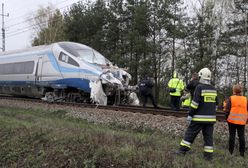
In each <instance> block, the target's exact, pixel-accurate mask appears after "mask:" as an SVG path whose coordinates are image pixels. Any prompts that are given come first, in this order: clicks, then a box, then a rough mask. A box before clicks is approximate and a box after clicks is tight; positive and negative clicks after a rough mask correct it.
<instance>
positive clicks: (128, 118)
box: [0, 99, 248, 140]
mask: <svg viewBox="0 0 248 168" xmlns="http://www.w3.org/2000/svg"><path fill="white" fill-rule="evenodd" d="M0 106H1V107H16V108H24V109H30V108H31V109H43V110H48V111H55V110H65V111H67V114H66V115H68V116H70V117H73V118H79V119H83V120H86V121H88V122H92V123H96V124H116V125H119V126H122V127H128V128H132V129H151V130H159V131H162V132H165V133H169V134H171V135H173V136H180V137H183V135H184V132H185V130H186V128H187V125H188V123H187V122H186V118H178V117H173V116H162V115H152V114H141V113H131V112H121V111H113V110H104V109H97V108H82V107H81V108H79V107H69V106H61V105H55V104H43V103H38V102H28V101H19V100H7V99H0ZM214 129H215V130H214V135H219V136H220V137H222V138H224V139H226V140H228V139H227V138H228V127H227V123H226V122H217V123H216V124H215V127H214ZM247 133H248V128H247V127H246V134H247Z"/></svg>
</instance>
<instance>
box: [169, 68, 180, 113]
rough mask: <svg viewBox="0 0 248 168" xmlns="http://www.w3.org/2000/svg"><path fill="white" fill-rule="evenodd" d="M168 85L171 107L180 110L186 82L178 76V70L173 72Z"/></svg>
mask: <svg viewBox="0 0 248 168" xmlns="http://www.w3.org/2000/svg"><path fill="white" fill-rule="evenodd" d="M168 87H169V91H170V96H171V108H172V110H176V111H178V110H179V109H180V97H181V93H182V91H183V90H184V84H183V81H182V80H181V79H179V78H178V74H177V72H174V73H173V78H172V79H170V81H169V82H168Z"/></svg>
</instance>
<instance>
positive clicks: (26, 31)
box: [0, 0, 197, 51]
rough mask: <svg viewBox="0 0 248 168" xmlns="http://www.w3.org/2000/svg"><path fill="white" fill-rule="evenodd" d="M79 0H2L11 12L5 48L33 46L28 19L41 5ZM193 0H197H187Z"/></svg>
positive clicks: (65, 4)
mask: <svg viewBox="0 0 248 168" xmlns="http://www.w3.org/2000/svg"><path fill="white" fill-rule="evenodd" d="M78 1H79V0H0V3H1V4H0V11H1V12H0V13H2V3H4V13H5V14H7V13H9V17H4V20H5V30H6V31H5V32H6V39H5V50H6V51H9V50H15V49H21V48H27V47H30V46H31V36H32V30H31V28H30V23H29V22H27V21H26V20H27V19H28V18H30V16H31V17H32V15H35V13H36V11H37V9H39V8H40V7H41V6H43V7H47V6H49V4H52V5H53V6H54V7H55V8H58V9H60V10H65V9H66V8H67V9H68V8H69V7H70V6H71V5H72V4H73V3H76V2H78ZM185 1H189V3H188V4H189V5H192V1H197V0H185ZM1 30H2V18H0V48H2V31H1ZM0 51H1V50H0Z"/></svg>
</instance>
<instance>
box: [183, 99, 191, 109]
mask: <svg viewBox="0 0 248 168" xmlns="http://www.w3.org/2000/svg"><path fill="white" fill-rule="evenodd" d="M190 103H191V97H189V98H187V99H185V100H184V101H183V103H182V106H183V107H189V106H190Z"/></svg>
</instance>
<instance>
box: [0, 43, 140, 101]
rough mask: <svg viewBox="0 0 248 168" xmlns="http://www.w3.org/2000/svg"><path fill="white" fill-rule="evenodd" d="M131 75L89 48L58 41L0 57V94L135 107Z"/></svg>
mask: <svg viewBox="0 0 248 168" xmlns="http://www.w3.org/2000/svg"><path fill="white" fill-rule="evenodd" d="M130 80H131V75H130V74H129V73H128V72H127V71H126V70H125V69H123V68H119V67H117V66H114V65H113V64H112V63H111V62H110V61H109V60H108V59H106V58H105V57H104V56H103V55H102V54H100V53H99V52H98V51H96V50H94V49H93V48H91V47H89V46H87V45H84V44H80V43H75V42H69V41H62V42H56V43H52V44H49V45H42V46H35V47H30V48H27V49H20V50H15V51H8V52H2V53H1V54H0V94H4V95H13V96H27V97H33V98H40V99H42V100H44V101H48V102H83V103H96V104H100V105H107V104H117V105H118V104H131V105H138V104H139V100H138V97H137V94H136V91H137V87H136V86H135V85H134V86H131V85H129V83H130Z"/></svg>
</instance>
